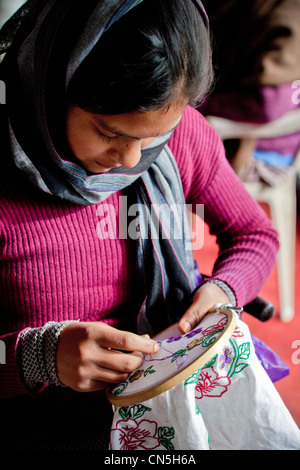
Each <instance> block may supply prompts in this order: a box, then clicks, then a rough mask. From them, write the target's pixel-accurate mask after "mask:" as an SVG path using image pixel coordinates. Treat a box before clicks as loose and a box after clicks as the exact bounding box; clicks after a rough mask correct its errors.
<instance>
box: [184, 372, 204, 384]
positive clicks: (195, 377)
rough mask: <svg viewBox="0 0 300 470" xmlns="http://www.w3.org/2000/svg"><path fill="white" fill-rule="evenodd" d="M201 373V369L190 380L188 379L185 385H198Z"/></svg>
mask: <svg viewBox="0 0 300 470" xmlns="http://www.w3.org/2000/svg"><path fill="white" fill-rule="evenodd" d="M200 372H201V369H199V370H198V371H197V372H195V373H194V374H193V375H191V376H190V377H189V378H188V379H186V381H185V382H184V385H191V384H196V383H197V382H198V378H199V374H200Z"/></svg>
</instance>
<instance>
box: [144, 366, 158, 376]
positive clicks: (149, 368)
mask: <svg viewBox="0 0 300 470" xmlns="http://www.w3.org/2000/svg"><path fill="white" fill-rule="evenodd" d="M152 367H153V365H152V366H150V367H148V369H146V370H145V372H144V377H146V376H147V375H148V374H154V372H156V370H154V369H152Z"/></svg>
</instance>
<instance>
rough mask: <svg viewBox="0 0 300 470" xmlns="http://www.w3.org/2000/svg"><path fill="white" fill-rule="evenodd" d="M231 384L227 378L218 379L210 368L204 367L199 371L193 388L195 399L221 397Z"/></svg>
mask: <svg viewBox="0 0 300 470" xmlns="http://www.w3.org/2000/svg"><path fill="white" fill-rule="evenodd" d="M230 384H231V380H230V378H229V377H227V376H225V377H222V376H221V377H220V376H219V375H218V374H217V372H216V371H214V369H213V368H212V367H206V368H204V369H202V370H201V371H200V374H199V377H198V383H197V385H196V387H195V397H196V398H197V399H199V400H200V399H201V398H203V397H204V396H206V397H221V396H222V395H223V393H225V392H226V391H227V388H228V386H229V385H230Z"/></svg>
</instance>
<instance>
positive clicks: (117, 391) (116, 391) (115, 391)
mask: <svg viewBox="0 0 300 470" xmlns="http://www.w3.org/2000/svg"><path fill="white" fill-rule="evenodd" d="M127 385H128V382H122V383H120V384H119V385H117V387H116V388H114V389H113V390H112V393H113V395H115V396H118V395H120V393H122V392H124V390H125V388H126V387H127Z"/></svg>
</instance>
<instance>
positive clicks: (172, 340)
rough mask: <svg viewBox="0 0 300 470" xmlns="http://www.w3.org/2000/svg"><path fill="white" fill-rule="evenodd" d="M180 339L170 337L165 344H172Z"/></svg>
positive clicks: (178, 337) (179, 337)
mask: <svg viewBox="0 0 300 470" xmlns="http://www.w3.org/2000/svg"><path fill="white" fill-rule="evenodd" d="M181 338H182V335H181V336H171V338H169V339H168V341H167V343H173V342H174V341H179V340H180V339H181Z"/></svg>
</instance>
